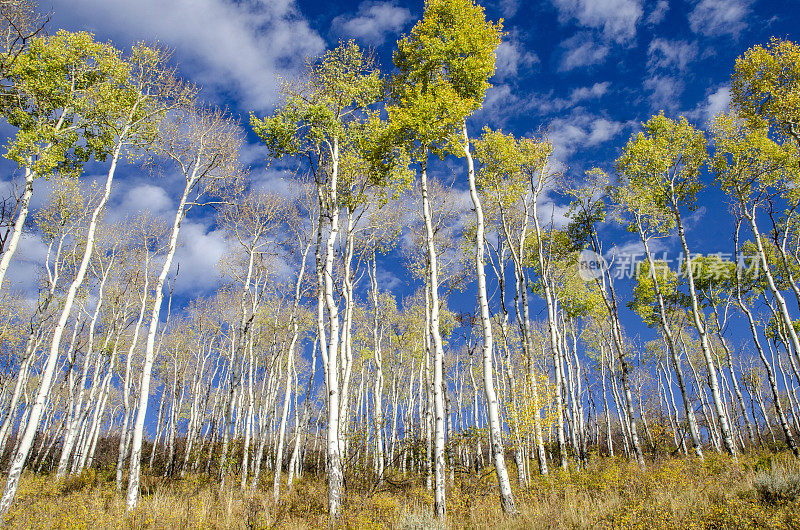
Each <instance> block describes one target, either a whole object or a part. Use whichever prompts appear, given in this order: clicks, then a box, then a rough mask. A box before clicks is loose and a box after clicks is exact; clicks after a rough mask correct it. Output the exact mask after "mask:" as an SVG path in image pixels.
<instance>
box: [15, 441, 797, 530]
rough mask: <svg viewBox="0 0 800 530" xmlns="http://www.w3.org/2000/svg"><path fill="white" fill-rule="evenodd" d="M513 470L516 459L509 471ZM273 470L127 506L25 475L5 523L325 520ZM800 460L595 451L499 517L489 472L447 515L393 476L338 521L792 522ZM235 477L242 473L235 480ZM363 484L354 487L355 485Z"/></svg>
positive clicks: (308, 487) (320, 508)
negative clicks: (633, 456)
mask: <svg viewBox="0 0 800 530" xmlns="http://www.w3.org/2000/svg"><path fill="white" fill-rule="evenodd" d="M512 472H513V470H512ZM270 479H271V477H270V476H265V477H264V480H265V482H264V483H262V484H261V486H260V487H259V488H258V489H257V490H256V491H254V492H246V493H243V492H241V491H239V489H238V488H237V487H235V486H229V487H226V488H225V489H223V490H220V487H219V485H218V484H214V483H209V482H208V481H207V480H206V478H205V477H203V476H199V475H198V476H191V477H188V478H185V479H183V480H171V481H170V480H163V479H156V478H153V477H145V478H144V482H143V487H142V491H143V498H142V500H141V502H140V503H139V506H138V507H137V508H136V510H134V511H133V512H131V513H129V514H126V513H125V505H124V498H123V495H122V494H121V493H119V492H118V491H117V490H116V488H115V486H114V480H113V473H112V472H99V471H94V470H91V471H88V472H86V473H84V474H82V475H80V476H78V477H73V478H70V479H66V480H62V481H55V480H53V478H52V477H50V476H34V475H30V474H28V475H26V476H25V477H24V480H23V482H22V485H21V487H20V490H19V493H18V495H17V500H16V502H15V504H14V507H13V508H12V510H11V512H9V514H8V515H7V516H6V518H5V521H4V523H5V526H6V527H8V528H159V529H161V528H180V529H189V528H324V527H326V526H327V525H328V519H327V515H326V513H325V512H326V508H325V503H326V485H325V481H324V479H322V478H316V477H313V476H308V475H307V476H305V477H304V478H303V480H301V481H300V482H299V483H298V484H296V486H295V488H294V490H293V491H292V492H291V493H289V494H288V495H286V494H284V496H283V498H282V499H281V501H280V502H279V503H277V504H274V503H273V502H272V499H271V495H270V491H271V488H270V484H268V482H270ZM798 481H800V463H798V462H797V461H796V460H795V459H793V458H792V457H791V456H786V455H770V454H751V455H745V456H742V457H740V460H739V462H738V463H733V462H731V461H730V460H729V459H728V458H726V457H724V456H718V455H709V456H708V457H707V460H706V462H705V463H700V462H698V461H696V460H694V459H678V458H675V459H666V460H663V461H659V462H650V463H648V466H647V468H646V469H644V470H640V469H638V468H637V467H636V465H635V464H632V463H630V462H627V461H625V460H622V459H608V458H597V459H595V460H593V462H592V463H591V464H590V466H589V468H588V469H586V470H583V471H572V472H569V473H561V472H558V473H555V474H553V475H551V476H550V477H546V478H542V477H537V478H536V479H535V480H534V483H533V484H532V486H531V487H530V488H528V489H526V490H522V489H519V488H517V489H516V490H515V494H516V499H517V507H518V509H519V514H518V516H517V517H515V518H506V517H504V516H503V514H502V513H501V511H500V508H499V504H498V502H497V491H496V486H495V479H494V475H493V473H488V474H485V475H483V476H477V475H474V474H473V475H467V474H461V475H457V476H456V480H455V483H454V484H449V485H448V492H447V495H448V517H447V520H446V522H445V524H444V525H439V524H438V523H437V522H436V521H435V520H434V519H433V518H432V517H431V516H430V513H431V505H432V495H431V493H430V492H429V491H428V490H427V489H426V488H425V487H424V485H422V486H419V484H422V483H423V482H422V481H420V480H409V478H408V477H406V478H405V479H403V478H402V477H397V478H396V480H392V481H391V482H390V483H389V484H387V485H385V486H383V487H381V488H376V489H375V490H374V491H370V490H371V488H370V489H367V488H359V487H357V486H352V487H351V490H350V492H349V494H348V497H347V500H346V502H345V504H344V507H343V511H342V518H341V520H340V525H341V527H343V528H360V529H361V528H363V529H372V528H376V529H377V528H387V529H409V530H411V529H426V528H509V529H512V528H559V529H560V528H564V529H566V528H647V529H649V530H653V529H657V528H800V497H798V495H800V490H799V489H798V488H797V487H796V486H797V483H798ZM229 483H230V484H232V485H236V484H238V481H235V480H231V481H230V482H229ZM359 490H360V491H359Z"/></svg>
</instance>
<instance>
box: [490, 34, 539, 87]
mask: <svg viewBox="0 0 800 530" xmlns="http://www.w3.org/2000/svg"><path fill="white" fill-rule="evenodd" d="M496 54H497V60H496V61H495V67H496V70H495V74H494V78H495V79H496V80H498V81H502V80H504V79H506V78H508V77H514V76H516V75H517V74H518V73H519V70H520V68H525V67H530V66H531V65H534V64H536V63H538V62H539V57H538V56H537V55H536V54H535V53H533V52H529V51H526V50H524V49H522V46H521V44H520V43H519V41H517V40H516V39H514V38H512V39H509V40H504V41H503V42H501V43H500V46H498V47H497V52H496Z"/></svg>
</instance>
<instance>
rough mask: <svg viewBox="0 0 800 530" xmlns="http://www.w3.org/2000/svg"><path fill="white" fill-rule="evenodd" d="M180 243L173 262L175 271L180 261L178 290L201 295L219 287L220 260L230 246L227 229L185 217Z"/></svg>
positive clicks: (179, 238) (179, 237)
mask: <svg viewBox="0 0 800 530" xmlns="http://www.w3.org/2000/svg"><path fill="white" fill-rule="evenodd" d="M178 244H179V246H178V249H177V250H176V251H175V260H174V261H173V265H172V273H173V274H174V272H175V269H176V268H177V267H178V265H180V272H179V274H178V280H177V282H176V283H175V290H176V292H179V293H185V294H191V295H198V294H201V293H203V292H207V291H211V290H213V289H214V288H216V287H217V285H218V284H219V280H220V273H219V269H218V267H217V264H218V263H219V260H220V258H221V257H222V256H223V254H224V253H225V249H226V248H227V243H226V241H225V234H224V232H222V230H209V229H208V227H206V226H204V225H203V224H201V223H199V222H190V221H184V223H183V224H182V225H181V231H180V234H179V236H178Z"/></svg>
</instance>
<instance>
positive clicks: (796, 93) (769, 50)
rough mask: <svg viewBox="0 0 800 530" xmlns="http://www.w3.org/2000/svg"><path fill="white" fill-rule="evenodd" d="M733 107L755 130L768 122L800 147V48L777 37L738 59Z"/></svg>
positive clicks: (732, 81) (732, 87) (732, 100)
mask: <svg viewBox="0 0 800 530" xmlns="http://www.w3.org/2000/svg"><path fill="white" fill-rule="evenodd" d="M731 107H732V109H733V110H734V111H735V112H736V113H737V114H739V115H740V116H742V117H743V118H745V119H747V120H748V122H750V123H751V124H753V125H754V126H755V127H759V126H760V125H759V122H767V123H768V124H769V125H771V126H772V127H775V128H776V129H777V130H778V131H779V132H780V133H781V134H782V135H784V136H790V137H792V138H793V139H794V140H795V141H797V142H798V144H800V46H798V45H797V44H796V43H794V42H791V41H788V40H782V39H778V38H775V37H773V38H772V40H770V42H769V44H768V45H766V46H761V45H756V46H753V47H751V48H750V49H748V50H747V51H746V52H745V53H744V55H742V56H741V57H739V58H737V59H736V65H735V67H734V73H733V76H732V78H731Z"/></svg>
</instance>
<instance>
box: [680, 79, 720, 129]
mask: <svg viewBox="0 0 800 530" xmlns="http://www.w3.org/2000/svg"><path fill="white" fill-rule="evenodd" d="M730 104H731V87H730V86H729V85H722V86H720V87H718V88H717V89H716V90H714V91H713V92H711V93H710V94H708V96H706V98H705V99H704V100H703V101H702V102H700V103H699V104H698V105H697V107H696V108H695V109H694V110H692V111H690V112H687V113H686V117H687V118H689V119H691V120H693V121H696V122H699V123H702V124H707V123H708V122H710V121H711V120H712V119H713V118H714V116H716V115H717V114H721V113H723V112H725V111H726V110H728V107H729V106H730Z"/></svg>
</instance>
